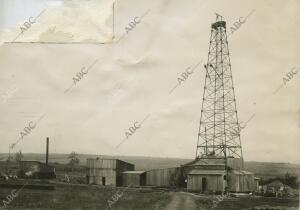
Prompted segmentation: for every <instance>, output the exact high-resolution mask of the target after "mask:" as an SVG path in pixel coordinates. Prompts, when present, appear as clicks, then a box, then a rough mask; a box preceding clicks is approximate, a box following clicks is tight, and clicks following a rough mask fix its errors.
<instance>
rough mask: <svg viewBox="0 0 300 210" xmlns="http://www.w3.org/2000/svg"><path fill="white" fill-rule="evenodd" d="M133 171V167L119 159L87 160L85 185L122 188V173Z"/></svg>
mask: <svg viewBox="0 0 300 210" xmlns="http://www.w3.org/2000/svg"><path fill="white" fill-rule="evenodd" d="M124 171H134V165H133V164H131V163H127V162H124V161H122V160H119V159H103V158H89V159H87V174H86V178H87V183H88V184H97V185H103V186H122V185H123V180H122V173H123V172H124Z"/></svg>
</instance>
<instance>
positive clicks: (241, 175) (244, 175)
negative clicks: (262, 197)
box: [228, 170, 258, 192]
mask: <svg viewBox="0 0 300 210" xmlns="http://www.w3.org/2000/svg"><path fill="white" fill-rule="evenodd" d="M228 187H229V191H231V192H253V191H257V190H258V181H257V179H256V178H255V177H254V174H253V173H251V172H249V171H243V170H230V171H229V172H228Z"/></svg>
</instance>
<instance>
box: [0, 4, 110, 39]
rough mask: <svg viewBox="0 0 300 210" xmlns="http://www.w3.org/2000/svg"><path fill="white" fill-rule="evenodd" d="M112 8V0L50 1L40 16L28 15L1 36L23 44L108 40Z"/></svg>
mask: <svg viewBox="0 0 300 210" xmlns="http://www.w3.org/2000/svg"><path fill="white" fill-rule="evenodd" d="M113 7H114V1H113V0H48V2H47V6H46V8H44V9H43V10H42V11H41V12H40V13H39V14H38V15H36V16H29V17H28V18H27V19H26V20H24V22H23V23H21V24H20V25H19V26H16V27H15V28H14V29H12V30H9V31H8V32H6V33H5V34H1V38H2V41H4V42H21V43H23V42H25V43H26V42H30V43H32V42H33V43H35V42H36V43H96V44H101V43H109V42H111V41H112V39H113V9H114V8H113ZM0 18H3V17H0Z"/></svg>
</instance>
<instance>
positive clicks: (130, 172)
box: [123, 171, 145, 174]
mask: <svg viewBox="0 0 300 210" xmlns="http://www.w3.org/2000/svg"><path fill="white" fill-rule="evenodd" d="M142 173H145V171H124V172H123V174H142Z"/></svg>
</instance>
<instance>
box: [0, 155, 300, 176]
mask: <svg viewBox="0 0 300 210" xmlns="http://www.w3.org/2000/svg"><path fill="white" fill-rule="evenodd" d="M7 157H8V154H0V161H4V160H6V159H7ZM95 157H104V158H117V159H120V160H123V161H126V162H129V163H132V164H134V165H135V169H136V170H150V169H158V168H172V167H177V166H180V165H181V164H185V163H188V162H190V161H192V159H182V158H157V157H140V156H107V155H105V156H104V155H102V156H98V155H87V154H79V159H80V164H81V165H85V164H86V159H87V158H95ZM24 160H37V161H41V162H45V155H44V154H31V153H27V154H24ZM49 162H50V163H55V162H57V163H63V164H67V163H68V162H69V159H68V154H50V155H49ZM245 170H247V171H251V172H254V173H255V175H256V176H257V177H264V178H271V177H275V176H281V175H284V174H285V173H286V172H289V173H293V174H298V175H299V176H300V164H291V163H270V162H254V161H249V162H245Z"/></svg>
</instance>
